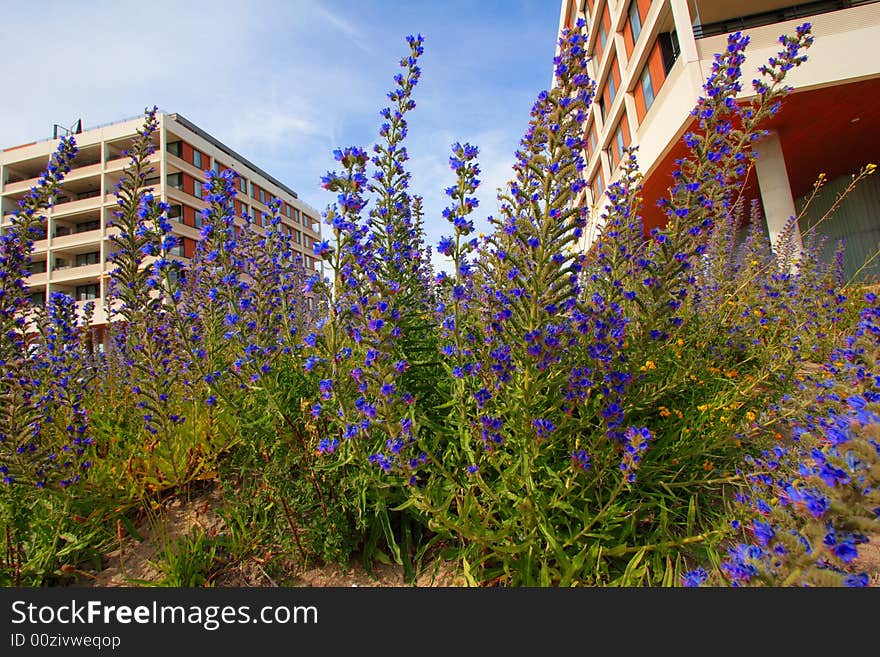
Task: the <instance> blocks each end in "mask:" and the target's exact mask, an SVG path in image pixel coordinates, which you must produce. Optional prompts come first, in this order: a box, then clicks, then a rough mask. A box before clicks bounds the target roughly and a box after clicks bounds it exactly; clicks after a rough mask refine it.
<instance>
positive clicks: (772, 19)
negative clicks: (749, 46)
mask: <svg viewBox="0 0 880 657" xmlns="http://www.w3.org/2000/svg"><path fill="white" fill-rule="evenodd" d="M876 2H880V0H819V2H802V3H799V4H794V5H791V6H789V7H782V8H780V9H773V10H772V11H764V12H760V13H757V14H749V15H747V16H738V17H735V18H725V19H724V20H723V21H716V22H714V23H706V24H705V25H695V26H694V36H695V37H696V38H697V39H703V38H705V37H711V36H718V35H719V34H728V33H730V32H737V31H741V30H748V29H751V28H753V27H761V26H764V25H773V24H774V23H782V22H784V21H792V20H800V19H802V18H807V17H809V16H816V15H817V14H827V13H829V12H832V11H840V10H841V9H850V8H852V7H860V6H862V5H871V4H874V3H876Z"/></svg>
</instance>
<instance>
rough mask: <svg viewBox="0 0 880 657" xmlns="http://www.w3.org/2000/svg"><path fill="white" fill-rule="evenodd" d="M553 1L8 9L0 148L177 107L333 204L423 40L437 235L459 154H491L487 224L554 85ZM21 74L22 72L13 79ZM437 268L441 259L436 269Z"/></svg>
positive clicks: (429, 186)
mask: <svg viewBox="0 0 880 657" xmlns="http://www.w3.org/2000/svg"><path fill="white" fill-rule="evenodd" d="M559 7H560V3H559V2H558V0H410V1H404V0H287V1H286V2H285V1H282V0H277V1H270V0H265V1H260V0H237V1H236V2H226V1H225V0H217V1H213V2H183V1H182V0H174V1H170V2H169V1H165V0H158V1H156V0H154V1H151V2H126V1H120V0H116V1H114V2H109V1H99V0H94V1H86V0H76V1H74V0H68V1H66V2H47V1H36V0H34V1H31V2H20V3H10V6H7V7H5V8H4V15H3V23H4V30H3V32H4V37H3V39H4V50H5V52H6V53H7V59H6V76H5V82H6V84H5V89H4V91H5V93H4V94H3V96H4V102H3V103H2V105H0V147H6V146H11V145H15V144H19V143H24V142H28V141H32V140H34V139H38V138H44V137H48V136H51V130H52V125H53V124H54V123H59V124H61V125H71V124H73V123H74V122H75V121H76V120H77V119H79V118H82V119H83V123H84V125H85V126H87V127H88V126H92V125H97V124H101V123H105V122H110V121H115V120H118V119H121V118H125V117H130V116H134V115H136V114H138V113H139V112H140V111H141V110H142V109H143V107H144V106H146V105H153V104H156V105H158V106H159V107H160V108H161V109H163V110H166V111H170V112H179V113H180V114H182V115H183V116H185V117H186V118H188V119H190V120H191V121H193V122H194V123H196V124H197V125H199V126H200V127H202V128H204V129H205V130H207V131H208V132H209V133H211V134H213V135H214V136H215V137H217V138H218V139H220V140H221V141H223V142H225V143H226V144H228V145H229V146H230V147H232V148H233V149H235V150H236V151H238V152H239V153H241V154H242V155H244V156H245V157H247V158H248V159H250V160H251V161H253V162H254V163H255V164H257V165H258V166H261V167H262V168H264V169H266V170H267V171H269V172H271V173H272V174H273V175H275V176H276V177H278V178H279V179H280V180H282V181H284V182H286V183H287V184H288V185H289V186H291V187H292V188H293V189H295V190H296V191H297V192H298V194H299V196H300V198H301V199H303V200H304V201H305V202H306V203H308V204H310V205H312V206H313V207H315V208H317V209H318V210H321V211H322V210H323V209H324V208H325V207H326V206H327V204H328V203H330V202H332V200H333V197H332V195H331V194H330V193H329V192H326V191H324V190H322V189H321V188H320V177H321V175H323V174H324V173H325V172H326V171H327V170H328V169H329V168H332V167H333V159H332V151H333V149H334V148H338V147H341V146H349V145H357V146H364V147H369V146H370V145H372V144H373V143H374V141H375V138H376V134H377V131H378V127H379V124H380V117H379V114H378V111H379V109H381V108H382V107H384V106H385V104H386V98H385V93H386V92H387V91H388V90H389V89H390V88H391V85H392V76H393V75H394V74H395V73H397V71H398V70H399V69H398V60H399V59H400V57H401V56H402V55H404V54H406V52H407V47H406V43H405V41H404V37H405V36H406V35H407V34H410V33H417V32H420V33H422V34H423V35H424V36H425V54H424V56H423V58H422V70H423V73H422V79H421V81H420V83H419V86H418V87H417V88H416V95H415V99H416V102H417V104H418V107H417V108H416V110H415V111H414V112H413V113H412V114H411V118H410V121H409V123H410V133H409V135H410V136H409V139H408V140H407V146H408V148H409V152H410V155H411V158H412V159H411V162H410V165H411V166H410V170H411V171H412V173H413V178H414V179H413V191H414V192H415V193H419V194H422V195H423V196H424V197H425V200H426V202H425V206H426V210H427V213H428V216H427V218H426V227H427V230H428V234H429V240H430V242H431V243H432V244H436V242H437V240H438V239H439V237H440V236H441V235H443V234H444V233H446V232H449V231H448V230H447V226H446V225H445V222H444V221H443V219H442V218H441V217H440V212H441V210H442V208H443V207H444V205H445V197H444V196H443V189H444V188H445V187H446V186H448V185H449V184H450V183H451V180H452V177H451V173H450V172H449V169H448V167H447V160H448V153H449V145H450V144H451V143H452V142H454V141H470V142H471V143H473V144H475V145H477V146H479V147H480V151H481V158H480V160H481V165H482V168H483V176H482V180H483V187H482V188H481V193H480V194H479V197H480V200H481V207H480V208H479V213H478V217H479V218H478V221H477V223H478V225H479V224H480V219H482V218H483V217H485V216H486V215H489V214H492V213H493V212H494V211H495V209H496V203H495V191H494V190H495V188H496V187H498V186H501V185H502V184H503V183H504V181H505V180H507V178H508V176H509V171H510V165H511V164H512V162H513V152H514V150H515V148H516V147H517V144H518V142H519V139H520V137H521V136H522V134H523V132H524V130H525V128H526V125H527V122H528V115H529V109H530V108H531V105H532V102H533V100H534V98H535V96H536V95H537V94H538V93H539V92H540V91H541V90H542V89H545V88H547V87H548V85H549V84H550V77H551V71H552V61H551V60H552V57H553V54H554V47H555V41H556V30H557V27H558V20H559ZM13 71H14V73H15V77H14V78H11V77H9V74H10V73H12V72H13ZM436 262H437V264H440V261H439V259H438V260H437V261H436Z"/></svg>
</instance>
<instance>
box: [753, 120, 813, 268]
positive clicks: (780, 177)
mask: <svg viewBox="0 0 880 657" xmlns="http://www.w3.org/2000/svg"><path fill="white" fill-rule="evenodd" d="M755 150H756V151H757V152H758V159H757V161H756V162H755V171H756V173H757V174H758V186H759V187H760V189H761V202H762V203H763V205H764V219H765V221H766V222H767V231H768V232H769V234H770V244H771V245H772V246H773V249H774V250H776V246H777V244H776V243H777V241H778V239H779V235H780V234H781V233H782V231H783V230H785V225H786V224H787V223H788V221H789V219H791V218H792V217H795V216H797V210H796V209H795V206H794V197H792V195H791V184H790V183H789V180H788V170H787V169H786V167H785V156H784V155H783V153H782V144H781V142H780V141H779V134H778V133H776V132H775V131H771V132H770V134H769V135H767V136H766V137H765V138H764V139H762V140H761V141H760V142H759V143H758V145H757V148H756V149H755ZM794 243H795V246H796V248H797V252H798V253H799V252H800V251H801V249H802V248H803V244H802V242H801V232H800V229H799V228H798V227H797V224H795V230H794Z"/></svg>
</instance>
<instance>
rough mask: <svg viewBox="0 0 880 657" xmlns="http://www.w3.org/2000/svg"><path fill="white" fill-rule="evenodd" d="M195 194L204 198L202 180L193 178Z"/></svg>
mask: <svg viewBox="0 0 880 657" xmlns="http://www.w3.org/2000/svg"><path fill="white" fill-rule="evenodd" d="M193 196H195V197H196V198H202V182H201V181H200V180H193Z"/></svg>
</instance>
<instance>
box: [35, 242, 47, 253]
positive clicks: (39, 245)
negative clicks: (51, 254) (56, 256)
mask: <svg viewBox="0 0 880 657" xmlns="http://www.w3.org/2000/svg"><path fill="white" fill-rule="evenodd" d="M48 249H49V240H37V241H36V242H34V253H43V252H45V251H47V250H48Z"/></svg>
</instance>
